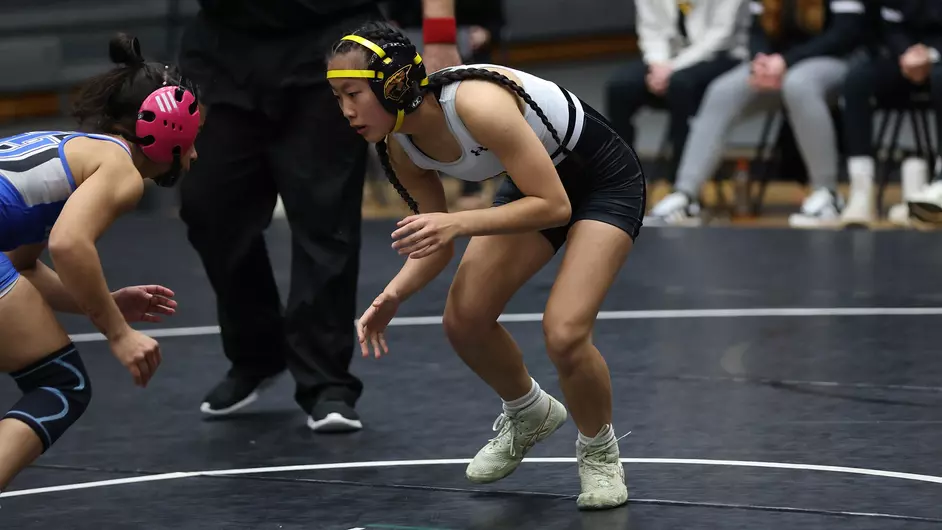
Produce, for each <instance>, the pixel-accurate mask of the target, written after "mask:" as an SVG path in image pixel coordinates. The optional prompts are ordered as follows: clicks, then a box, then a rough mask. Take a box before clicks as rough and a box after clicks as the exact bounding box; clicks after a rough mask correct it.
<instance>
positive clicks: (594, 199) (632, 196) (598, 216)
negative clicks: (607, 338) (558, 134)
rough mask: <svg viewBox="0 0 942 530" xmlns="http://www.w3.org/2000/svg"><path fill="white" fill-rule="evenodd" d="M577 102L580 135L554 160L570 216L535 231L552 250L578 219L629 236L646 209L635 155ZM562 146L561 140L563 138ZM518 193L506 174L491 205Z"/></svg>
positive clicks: (636, 230)
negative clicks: (582, 113) (566, 152)
mask: <svg viewBox="0 0 942 530" xmlns="http://www.w3.org/2000/svg"><path fill="white" fill-rule="evenodd" d="M560 90H562V89H560ZM563 93H564V94H566V97H567V99H569V93H568V92H566V91H565V90H563ZM580 102H581V103H582V107H583V109H584V111H585V120H584V121H583V129H582V134H581V135H580V136H579V141H578V143H576V145H575V147H574V148H573V149H572V152H571V153H570V154H569V156H567V157H566V158H565V159H564V160H563V161H562V162H560V163H558V164H556V172H557V173H558V174H559V177H560V179H561V180H562V182H563V187H564V188H565V189H566V194H567V195H568V196H569V202H570V204H571V205H572V216H571V217H570V219H569V223H567V224H566V225H565V226H559V227H555V228H549V229H547V230H543V231H542V232H541V233H542V234H543V235H544V236H545V237H546V238H547V239H548V240H549V241H550V243H552V245H553V249H554V251H559V249H560V248H562V246H563V244H565V242H566V238H567V236H568V234H569V229H570V228H571V227H572V225H574V224H575V223H576V222H578V221H581V220H594V221H599V222H603V223H607V224H610V225H613V226H616V227H618V228H621V229H622V230H624V231H625V232H626V233H627V234H628V235H629V236H630V237H631V239H632V240H635V239H637V237H638V234H639V232H640V230H641V224H642V220H643V218H644V212H645V209H646V204H645V203H646V194H647V193H646V191H647V190H646V187H645V178H644V172H643V171H642V169H641V162H640V161H639V160H638V155H637V154H636V153H635V151H634V149H632V148H631V146H629V145H628V143H627V142H625V140H624V139H623V138H621V137H620V136H619V135H618V134H617V133H616V132H615V131H614V129H613V128H612V126H611V124H610V123H609V122H608V120H606V119H605V117H604V116H602V115H601V114H600V113H599V112H598V111H596V110H595V109H593V108H592V107H590V106H589V105H587V104H586V103H585V102H582V101H581V100H580ZM569 106H570V113H571V116H575V112H576V108H575V106H574V104H573V103H572V101H571V100H570V104H569ZM574 126H575V119H574V118H573V119H571V120H570V123H569V130H567V131H566V135H565V138H566V139H567V140H568V138H569V137H571V136H572V134H573V130H572V128H573V127H574ZM565 144H566V140H563V145H565ZM554 157H555V155H554ZM522 197H524V195H523V192H521V191H520V189H519V188H517V186H516V185H515V184H514V183H513V180H512V176H508V177H505V178H504V183H503V184H502V185H501V187H500V189H499V190H498V191H497V195H496V197H495V198H494V205H495V206H499V205H502V204H507V203H510V202H513V201H515V200H517V199H520V198H522Z"/></svg>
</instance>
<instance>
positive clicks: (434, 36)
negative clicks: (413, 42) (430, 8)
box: [422, 17, 458, 44]
mask: <svg viewBox="0 0 942 530" xmlns="http://www.w3.org/2000/svg"><path fill="white" fill-rule="evenodd" d="M422 40H423V41H424V42H425V44H455V43H456V42H457V41H458V24H457V23H456V22H455V19H454V18H450V17H449V18H446V17H439V18H426V19H423V20H422Z"/></svg>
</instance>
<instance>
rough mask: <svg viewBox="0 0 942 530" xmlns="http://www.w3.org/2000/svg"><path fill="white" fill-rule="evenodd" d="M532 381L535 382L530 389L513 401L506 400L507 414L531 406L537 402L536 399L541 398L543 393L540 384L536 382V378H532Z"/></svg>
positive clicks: (505, 409)
mask: <svg viewBox="0 0 942 530" xmlns="http://www.w3.org/2000/svg"><path fill="white" fill-rule="evenodd" d="M530 381H532V382H533V386H532V387H530V391H529V392H527V393H526V394H524V395H523V397H519V398H517V399H515V400H513V401H504V412H506V413H507V414H516V413H518V412H520V411H521V410H523V409H525V408H527V407H529V406H530V405H532V404H534V403H536V400H538V399H539V398H540V396H541V395H542V393H541V392H540V384H539V383H537V382H536V379H533V378H532V377H531V378H530Z"/></svg>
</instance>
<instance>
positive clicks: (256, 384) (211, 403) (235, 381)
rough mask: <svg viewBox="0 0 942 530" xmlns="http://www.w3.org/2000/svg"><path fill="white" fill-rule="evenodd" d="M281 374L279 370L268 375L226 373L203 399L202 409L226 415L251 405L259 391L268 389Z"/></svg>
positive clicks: (216, 414)
mask: <svg viewBox="0 0 942 530" xmlns="http://www.w3.org/2000/svg"><path fill="white" fill-rule="evenodd" d="M279 375H281V372H278V373H276V374H274V375H271V376H268V377H261V378H258V377H248V376H243V375H232V374H228V375H226V377H225V379H223V380H222V381H220V382H219V384H217V385H216V386H215V387H214V388H213V389H212V390H210V392H209V394H207V395H206V397H205V398H204V399H203V404H202V405H200V410H201V411H202V412H203V413H204V414H209V415H210V416H225V415H227V414H232V413H233V412H235V411H237V410H239V409H241V408H244V407H246V406H248V405H251V404H252V403H254V402H255V400H257V399H258V396H259V393H260V392H262V391H263V390H266V389H268V388H269V387H270V386H271V385H272V384H273V383H274V382H275V380H276V379H277V378H278V376H279Z"/></svg>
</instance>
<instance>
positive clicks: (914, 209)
mask: <svg viewBox="0 0 942 530" xmlns="http://www.w3.org/2000/svg"><path fill="white" fill-rule="evenodd" d="M907 203H908V205H909V214H910V216H912V217H914V218H916V219H918V220H919V221H921V222H923V223H926V224H930V225H940V224H942V179H938V180H936V181H934V182H932V183H930V184H929V185H928V186H926V187H924V188H922V189H921V190H919V192H917V193H914V194H913V195H912V196H911V197H909V198H908V200H907Z"/></svg>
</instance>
